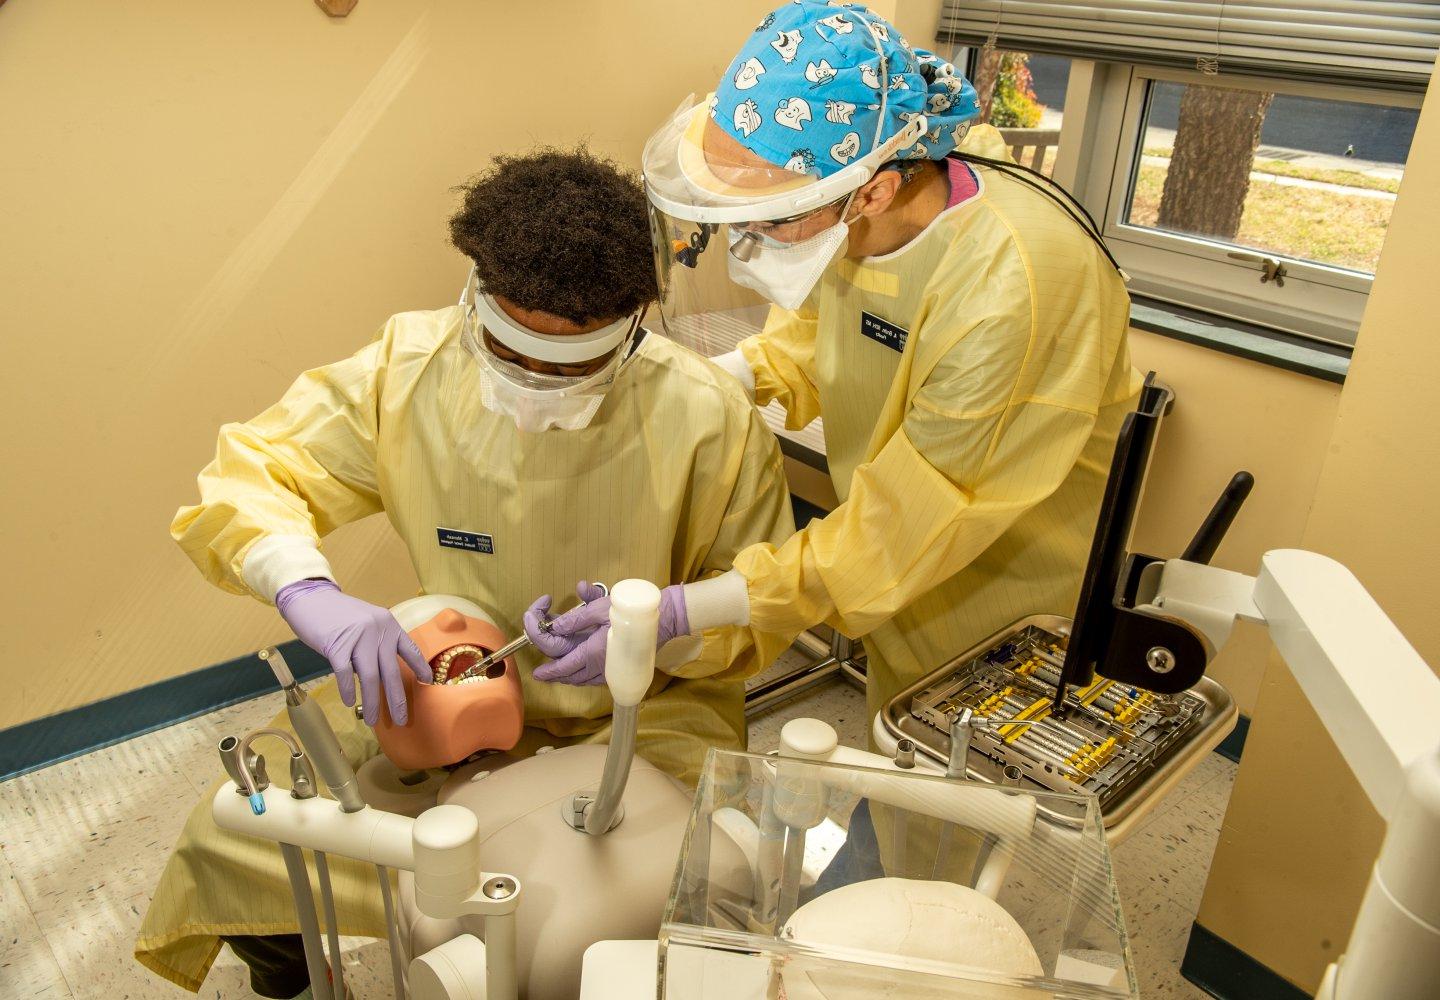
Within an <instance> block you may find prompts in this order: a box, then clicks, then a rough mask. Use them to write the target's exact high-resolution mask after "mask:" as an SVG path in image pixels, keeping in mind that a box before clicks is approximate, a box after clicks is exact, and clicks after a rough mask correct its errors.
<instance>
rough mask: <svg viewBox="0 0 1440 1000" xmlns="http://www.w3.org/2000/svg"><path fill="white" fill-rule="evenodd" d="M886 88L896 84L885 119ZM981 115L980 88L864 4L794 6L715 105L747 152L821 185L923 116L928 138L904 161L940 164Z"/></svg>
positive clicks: (757, 38) (773, 21)
mask: <svg viewBox="0 0 1440 1000" xmlns="http://www.w3.org/2000/svg"><path fill="white" fill-rule="evenodd" d="M867 24H868V27H867ZM882 53H883V55H884V62H885V71H884V73H883V74H882V73H881V66H880V64H881V55H882ZM882 77H883V78H884V79H883V80H882ZM882 86H888V93H887V95H886V100H885V114H884V120H883V121H882V120H881V115H880V103H881V101H880V98H881V87H882ZM979 113H980V105H979V101H978V99H977V98H976V95H975V88H974V87H972V86H971V85H970V81H968V80H966V79H965V77H964V76H962V75H961V74H960V73H958V72H957V71H956V70H955V67H954V66H952V65H950V63H948V62H946V61H945V60H943V59H941V58H939V57H938V56H936V55H935V54H934V53H931V52H926V51H925V50H924V49H912V48H911V47H910V45H909V43H908V42H906V41H905V39H904V38H903V37H901V35H900V32H899V31H897V30H896V29H895V28H894V27H892V26H891V25H890V23H889V22H887V21H886V20H885V19H884V18H882V17H880V16H878V15H876V14H873V13H871V12H870V11H869V10H868V9H867V8H866V7H864V6H863V5H861V4H858V3H855V4H851V3H845V4H833V3H831V4H827V3H821V2H819V0H795V2H794V3H787V4H785V5H784V6H783V7H779V8H777V9H776V10H775V11H773V12H772V13H769V14H766V15H765V17H764V19H763V20H762V21H761V22H760V26H759V27H757V28H756V29H755V32H754V33H753V34H752V35H751V36H750V38H749V39H748V40H747V41H746V43H745V46H744V48H742V49H741V50H740V53H739V55H737V56H736V57H735V60H734V62H732V63H731V64H730V68H729V69H728V70H726V72H725V76H724V78H723V79H722V80H721V81H720V84H719V86H718V87H716V89H715V98H714V100H713V102H712V104H711V107H710V115H711V117H712V118H714V119H715V122H716V124H717V125H719V126H720V128H722V129H724V130H725V131H726V132H727V133H729V134H730V135H731V136H733V137H734V138H735V139H736V140H738V141H739V142H740V143H741V144H742V145H744V146H745V147H746V148H747V149H749V150H751V151H752V152H754V153H755V154H757V155H758V156H761V157H763V158H764V159H766V160H768V161H769V162H771V163H773V164H776V165H777V166H783V167H786V168H788V169H790V170H794V171H795V172H797V173H803V174H808V175H811V176H815V177H828V176H829V175H830V174H833V173H835V172H836V171H837V170H839V169H841V168H842V167H844V166H845V165H846V164H848V163H850V162H851V161H852V160H854V159H856V158H857V157H860V156H864V155H865V154H867V153H869V152H870V151H871V150H872V149H874V148H875V146H876V145H877V140H876V127H877V126H879V140H878V142H879V143H883V142H885V141H886V140H887V139H889V138H891V137H893V136H894V135H895V134H896V133H897V132H899V131H900V130H901V129H902V128H904V127H905V125H906V124H907V123H908V122H910V121H912V120H913V119H914V118H915V116H916V115H922V114H923V115H924V116H925V117H926V120H927V123H928V125H929V128H928V130H927V131H926V133H925V134H924V135H923V136H921V138H920V141H919V142H918V143H916V144H915V145H914V146H911V147H910V148H909V149H907V150H904V151H902V152H901V153H900V154H899V157H900V158H905V159H922V158H929V159H932V160H938V159H940V158H942V157H944V156H945V155H946V154H948V153H949V152H950V151H951V150H953V149H954V148H955V147H956V146H957V145H958V144H959V142H960V140H961V139H962V138H963V137H964V135H965V130H966V128H967V127H968V126H969V123H970V122H971V121H972V120H974V119H975V118H976V117H978V115H979Z"/></svg>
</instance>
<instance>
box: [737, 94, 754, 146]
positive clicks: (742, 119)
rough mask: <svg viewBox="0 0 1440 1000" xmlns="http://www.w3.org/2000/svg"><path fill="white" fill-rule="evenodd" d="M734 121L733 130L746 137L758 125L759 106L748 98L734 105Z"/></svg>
mask: <svg viewBox="0 0 1440 1000" xmlns="http://www.w3.org/2000/svg"><path fill="white" fill-rule="evenodd" d="M734 121H735V131H737V132H739V133H740V134H741V135H743V136H745V137H746V138H747V139H748V138H749V137H750V133H751V132H754V131H755V130H756V129H757V128H759V127H760V106H759V105H758V104H756V103H755V102H754V101H751V100H748V99H747V100H745V101H743V102H741V103H740V104H737V105H735V118H734Z"/></svg>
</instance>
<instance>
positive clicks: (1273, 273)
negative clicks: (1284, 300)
mask: <svg viewBox="0 0 1440 1000" xmlns="http://www.w3.org/2000/svg"><path fill="white" fill-rule="evenodd" d="M1229 257H1230V259H1231V260H1243V261H1249V262H1250V263H1251V264H1259V265H1260V284H1262V285H1263V284H1265V283H1266V282H1268V281H1273V282H1275V287H1276V288H1284V287H1285V275H1286V273H1287V272H1286V271H1285V265H1284V264H1282V263H1280V262H1279V261H1278V260H1276V259H1275V258H1274V257H1266V256H1264V255H1263V254H1258V253H1244V252H1241V251H1235V250H1232V251H1231V252H1230V254H1229Z"/></svg>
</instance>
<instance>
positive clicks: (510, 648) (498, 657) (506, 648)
mask: <svg viewBox="0 0 1440 1000" xmlns="http://www.w3.org/2000/svg"><path fill="white" fill-rule="evenodd" d="M595 586H597V587H599V588H600V596H601V597H609V596H610V588H609V587H607V586H605V584H603V583H597V584H595ZM589 603H590V602H589V601H582V602H581V603H580V607H582V608H583V607H585V606H586V605H588V604H589ZM577 610H578V609H577ZM549 624H550V623H549V622H541V623H540V627H541V628H542V629H544V630H545V631H547V632H548V631H549V630H550V629H549ZM530 645H533V643H532V642H531V641H530V636H529V634H528V633H526V632H524V631H522V632H521V633H520V635H519V637H518V638H515V639H511V640H510V641H509V642H507V643H506V644H505V645H503V646H501V647H500V648H499V649H497V650H495V652H493V653H490V654H489V655H488V656H485V657H483V658H482V659H480V660H478V661H476V662H475V663H474V664H473V665H471V666H469V667H467V668H466V669H465V671H464V672H463V673H461V674H459V675H458V676H456V677H451V678H450V679H449V680H447V681H446V682H445V683H447V684H459V683H460V682H461V681H463V680H468V679H470V678H471V677H475V676H477V675H479V674H483V673H485V672H486V671H487V670H489V669H490V668H491V667H493V666H494V665H495V664H497V663H504V662H505V660H506V659H507V658H508V657H511V656H514V655H515V654H516V653H518V652H520V650H522V649H524V648H525V647H526V646H530Z"/></svg>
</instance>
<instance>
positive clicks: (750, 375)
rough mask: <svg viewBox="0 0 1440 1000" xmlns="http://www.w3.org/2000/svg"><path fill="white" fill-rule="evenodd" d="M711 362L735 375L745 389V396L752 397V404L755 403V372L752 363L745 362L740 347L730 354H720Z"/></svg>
mask: <svg viewBox="0 0 1440 1000" xmlns="http://www.w3.org/2000/svg"><path fill="white" fill-rule="evenodd" d="M710 360H711V361H713V362H715V364H717V365H719V366H720V368H721V369H723V370H724V371H727V372H729V373H730V374H731V375H734V376H735V379H736V381H738V382H739V383H740V384H741V385H742V386H743V387H744V388H745V395H747V396H749V397H750V402H752V403H753V402H755V372H754V371H752V370H751V368H750V362H748V361H746V360H745V355H744V354H742V353H741V352H740V349H739V348H738V347H737V348H736V349H735V350H733V351H731V352H730V353H728V354H720V355H717V356H716V357H713V358H711V359H710Z"/></svg>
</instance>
